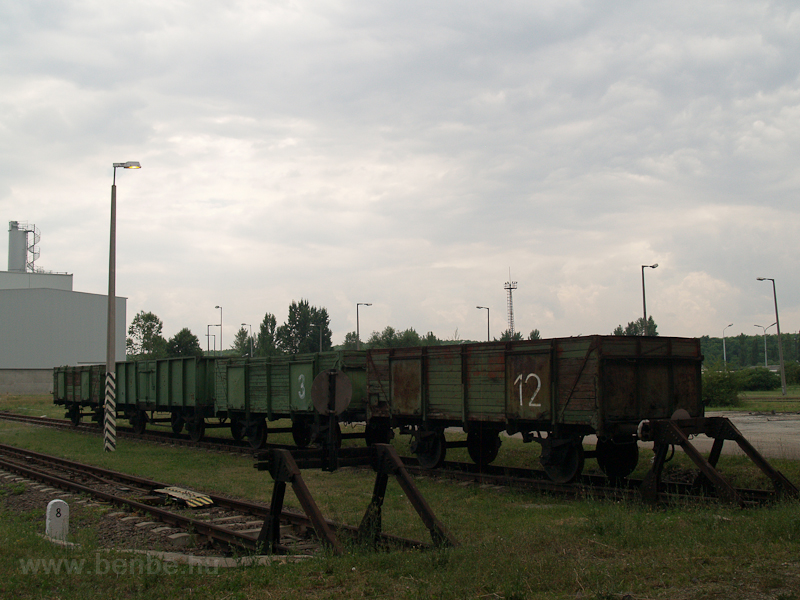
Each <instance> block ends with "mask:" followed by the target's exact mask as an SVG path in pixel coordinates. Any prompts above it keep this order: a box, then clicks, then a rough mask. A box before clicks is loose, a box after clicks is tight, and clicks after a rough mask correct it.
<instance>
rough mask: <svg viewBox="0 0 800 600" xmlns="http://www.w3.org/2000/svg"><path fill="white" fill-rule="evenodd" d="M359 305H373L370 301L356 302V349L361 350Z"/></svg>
mask: <svg viewBox="0 0 800 600" xmlns="http://www.w3.org/2000/svg"><path fill="white" fill-rule="evenodd" d="M359 306H372V303H370V302H358V303H356V350H361V330H360V329H359V326H358V307H359Z"/></svg>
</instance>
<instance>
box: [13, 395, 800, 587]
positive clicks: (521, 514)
mask: <svg viewBox="0 0 800 600" xmlns="http://www.w3.org/2000/svg"><path fill="white" fill-rule="evenodd" d="M21 405H25V403H24V402H21ZM34 406H35V404H34ZM276 437H277V436H276ZM0 443H7V444H13V445H18V446H23V447H27V448H31V449H33V450H39V451H44V452H49V453H51V454H58V455H61V456H66V457H70V458H74V459H76V460H82V461H85V462H89V463H93V464H99V465H103V466H108V467H111V468H115V469H118V470H121V471H127V472H131V473H135V474H138V475H142V476H146V477H151V478H154V479H159V480H165V481H166V482H168V483H172V484H175V485H182V486H185V487H194V488H199V489H203V490H207V491H216V492H219V493H224V494H228V495H234V496H238V497H244V498H251V499H256V500H261V501H264V502H267V501H268V500H269V495H270V493H271V489H272V481H271V478H270V477H269V475H268V474H266V473H259V472H256V471H255V470H254V469H253V468H252V463H251V461H250V459H248V458H244V457H235V456H228V455H223V454H217V453H212V452H206V451H201V450H194V449H180V448H175V449H172V448H164V447H157V446H151V445H147V444H142V443H139V442H135V441H128V440H120V441H119V446H118V450H117V452H116V453H113V454H107V453H104V452H103V451H102V442H101V439H100V438H99V437H98V436H89V435H82V434H78V433H75V432H69V431H54V430H50V429H45V428H38V427H30V426H22V425H18V424H14V423H3V422H0ZM398 446H401V443H400V442H399V443H398ZM536 448H537V446H535V445H532V444H522V443H521V442H519V441H518V440H505V441H504V444H503V448H502V449H501V456H500V458H499V459H498V460H503V461H504V462H505V460H510V461H517V462H528V463H530V462H532V461H533V460H534V459H532V457H531V454H530V452H531V451H535V450H536ZM457 452H463V450H458V451H455V450H454V451H452V454H450V453H449V454H450V455H451V456H453V457H454V458H455V457H456V456H457ZM646 457H647V453H646V452H643V453H642V460H641V461H640V469H646V467H647V460H646ZM682 460H684V457H681V456H680V455H678V456H676V457H675V459H674V460H673V462H672V463H670V465H676V466H677V468H684V466H686V467H688V464H686V465H683V464H682V463H681V461H682ZM722 461H723V468H724V469H725V470H726V471H728V472H729V473H730V474H732V475H733V474H736V476H737V477H741V478H744V479H747V478H749V477H750V475H749V474H748V472H747V469H746V468H745V467H744V464H743V462H744V461H742V460H740V459H738V458H737V457H727V456H726V457H723V459H722ZM776 462H780V464H779V465H778V466H779V468H781V469H783V470H784V471H785V472H786V471H790V472H791V473H792V474H791V475H789V473H788V472H787V475H789V476H790V479H793V480H794V481H798V480H800V477H798V475H800V473H799V472H798V469H797V464H796V463H794V462H792V461H776ZM587 468H594V461H587ZM303 477H304V479H305V480H306V482H307V483H308V485H309V488H310V489H311V491H312V494H313V495H314V497H315V499H316V500H317V502H318V503H319V505H320V507H321V509H322V511H323V513H324V514H325V515H326V516H327V517H329V518H333V519H336V520H341V521H345V522H348V523H351V524H357V523H358V522H359V520H360V518H361V516H362V514H363V511H364V510H365V508H366V506H367V504H368V502H369V499H370V496H371V493H372V485H373V482H374V476H373V475H372V474H371V473H369V472H366V471H356V470H350V469H343V470H340V471H339V472H337V473H332V474H328V473H321V472H319V471H306V472H304V473H303ZM417 484H418V486H419V488H420V489H421V491H422V493H423V494H424V495H425V497H426V499H427V500H428V502H429V503H430V505H431V506H432V507H433V510H434V511H435V512H436V514H437V516H438V517H439V518H440V519H441V520H442V521H443V522H444V524H445V525H446V526H447V527H448V528H449V529H450V530H451V531H452V532H453V534H454V535H455V537H456V538H457V539H458V540H459V541H460V544H461V545H460V546H459V547H458V548H455V549H448V550H435V551H429V552H417V551H401V552H392V553H374V552H371V551H368V550H366V549H364V548H360V547H350V548H349V551H348V553H347V554H346V555H345V556H341V557H333V556H324V557H321V558H318V559H314V560H311V561H307V562H303V563H297V564H294V563H287V564H279V565H273V566H269V567H251V568H244V567H242V568H236V569H231V570H220V571H219V572H218V573H216V574H213V573H211V574H209V573H202V574H197V573H196V572H189V570H188V567H187V568H183V567H179V568H178V569H177V572H175V573H170V574H166V573H164V572H163V571H160V572H158V573H151V574H148V573H147V572H144V573H141V574H139V573H138V572H136V573H133V574H131V573H130V572H126V573H123V574H121V575H118V574H115V573H114V572H111V571H110V570H109V569H106V564H105V563H103V562H102V561H104V560H108V561H113V560H120V561H122V560H128V561H129V560H130V557H129V556H128V555H124V554H112V555H105V554H98V551H97V546H96V543H95V541H94V540H93V537H92V534H91V528H90V525H91V523H87V524H85V526H84V527H76V528H74V536H75V541H80V542H81V543H82V546H81V548H80V549H77V550H72V551H69V550H65V549H62V548H59V547H55V546H52V545H50V544H48V543H46V542H44V541H43V540H42V539H41V538H40V537H39V536H38V535H37V533H40V532H42V531H43V529H44V507H41V509H35V510H31V511H28V512H25V513H21V514H20V513H11V512H8V511H4V510H3V509H0V595H2V597H11V596H12V595H13V597H15V598H20V599H24V598H38V597H43V596H44V597H59V598H64V599H81V600H82V599H83V598H86V597H99V596H102V595H113V596H114V597H120V598H128V597H130V598H134V597H135V598H146V599H147V598H154V599H155V598H159V599H160V598H165V597H192V598H198V599H205V598H214V599H215V600H218V599H221V598H226V599H228V598H230V599H250V598H275V599H281V598H287V599H288V598H297V597H304V598H310V599H312V600H316V599H323V598H348V599H349V598H401V599H427V598H436V599H456V598H490V599H495V598H498V599H499V598H504V599H517V600H522V599H529V598H530V599H533V598H536V599H539V598H542V599H556V598H558V599H560V598H570V599H574V598H589V599H611V598H614V599H622V598H624V597H626V596H628V597H630V598H633V599H640V598H670V599H676V600H680V599H692V600H694V599H697V600H699V599H709V598H775V599H778V598H780V599H782V600H792V599H796V600H800V593H798V590H800V558H798V556H800V554H798V551H800V511H799V510H798V509H799V508H800V504H799V503H797V502H783V503H780V504H778V505H775V506H772V507H764V508H757V509H749V510H739V509H734V508H730V507H727V506H711V507H705V508H699V507H686V506H680V505H674V506H667V507H660V508H650V507H647V506H644V505H640V504H637V503H616V502H611V501H599V500H592V499H586V500H581V501H571V502H567V501H563V500H560V499H556V498H553V497H547V496H543V495H541V494H534V493H530V492H526V491H523V490H511V489H504V490H498V489H494V488H486V489H484V488H481V487H479V486H475V485H459V484H454V483H451V482H447V481H438V480H434V479H430V478H419V479H418V480H417ZM3 489H5V490H7V492H6V493H20V491H21V490H20V488H19V485H18V484H17V485H16V486H15V487H6V488H3ZM286 500H287V504H290V505H294V506H297V502H296V499H295V498H294V495H293V494H292V493H291V492H289V493H287V495H286ZM3 502H4V501H3V498H2V497H0V506H2V505H3ZM384 530H385V531H388V532H391V533H396V534H399V535H407V536H409V537H417V538H421V539H427V537H426V536H427V531H426V530H425V529H424V527H423V526H422V524H421V523H420V521H419V519H418V518H417V516H416V514H415V513H414V511H413V509H412V508H411V507H410V506H409V503H408V501H407V499H406V498H404V497H403V496H402V492H401V490H400V489H399V486H397V485H396V483H395V482H394V481H392V482H390V484H389V490H388V493H387V500H386V504H385V508H384ZM39 559H41V560H43V561H49V560H52V561H55V562H53V563H47V564H53V565H55V564H59V563H58V562H57V561H59V560H62V559H67V560H74V561H80V560H84V561H85V562H84V566H85V570H84V572H83V573H82V574H74V573H73V574H66V573H65V572H63V571H62V572H61V573H60V574H58V575H55V574H53V573H50V574H44V573H43V572H39V573H38V574H32V573H27V574H26V573H25V572H24V569H23V567H24V566H25V565H29V564H32V563H30V562H29V561H35V560H39ZM20 561H22V562H20ZM37 564H45V563H37ZM61 564H62V566H63V565H66V564H68V563H61ZM76 564H79V563H76ZM109 564H110V563H109ZM118 564H120V565H126V564H130V563H125V562H121V563H118Z"/></svg>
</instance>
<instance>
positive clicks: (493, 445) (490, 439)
mask: <svg viewBox="0 0 800 600" xmlns="http://www.w3.org/2000/svg"><path fill="white" fill-rule="evenodd" d="M500 443H501V442H500V432H499V431H497V430H496V429H477V430H476V431H470V432H469V433H468V434H467V452H469V457H470V458H471V459H472V461H473V462H474V463H475V464H477V465H488V464H490V463H491V462H492V461H493V460H494V459H495V458H497V453H498V452H499V451H500Z"/></svg>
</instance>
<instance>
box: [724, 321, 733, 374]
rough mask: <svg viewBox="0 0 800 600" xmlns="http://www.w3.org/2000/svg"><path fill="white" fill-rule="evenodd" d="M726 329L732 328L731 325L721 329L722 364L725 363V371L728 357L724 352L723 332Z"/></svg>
mask: <svg viewBox="0 0 800 600" xmlns="http://www.w3.org/2000/svg"><path fill="white" fill-rule="evenodd" d="M728 327H733V323H731V324H730V325H727V326H725V327H724V328H723V329H722V362H723V363H725V368H726V369H727V368H728V355H727V353H726V352H725V330H726V329H727V328H728Z"/></svg>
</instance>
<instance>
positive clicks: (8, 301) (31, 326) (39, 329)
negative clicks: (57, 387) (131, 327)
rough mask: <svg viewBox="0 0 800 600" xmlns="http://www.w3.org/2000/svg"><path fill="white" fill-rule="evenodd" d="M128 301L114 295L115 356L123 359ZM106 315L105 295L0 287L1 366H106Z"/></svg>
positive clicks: (38, 367) (9, 367)
mask: <svg viewBox="0 0 800 600" xmlns="http://www.w3.org/2000/svg"><path fill="white" fill-rule="evenodd" d="M31 275H34V274H31ZM70 280H71V276H70ZM70 287H71V281H70ZM126 302H127V299H126V298H119V297H118V298H117V299H116V313H117V314H116V321H117V323H116V334H115V335H116V340H115V341H116V344H115V348H116V358H117V360H124V358H125V333H126V332H125V323H126V318H127V315H126V312H125V310H126ZM107 313H108V301H107V296H104V295H99V294H86V293H83V292H72V291H67V290H63V289H44V288H29V289H0V369H51V368H53V367H57V366H61V365H79V364H104V363H105V362H106V322H107Z"/></svg>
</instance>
